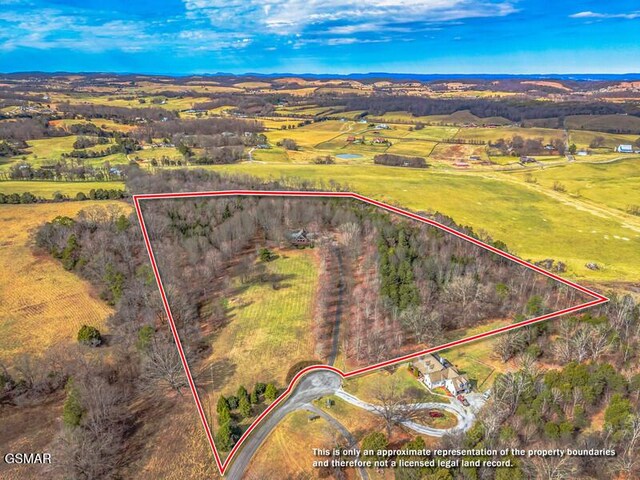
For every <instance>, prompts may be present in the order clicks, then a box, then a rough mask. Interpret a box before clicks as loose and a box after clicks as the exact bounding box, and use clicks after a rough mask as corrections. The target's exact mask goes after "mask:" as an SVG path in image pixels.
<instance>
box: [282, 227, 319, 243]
mask: <svg viewBox="0 0 640 480" xmlns="http://www.w3.org/2000/svg"><path fill="white" fill-rule="evenodd" d="M313 237H314V235H313V234H312V233H309V232H307V231H306V230H305V229H304V228H301V229H300V230H295V231H293V232H289V234H288V235H287V239H288V240H289V243H290V244H291V245H294V246H296V247H306V246H309V245H313Z"/></svg>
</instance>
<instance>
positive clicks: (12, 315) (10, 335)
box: [0, 202, 129, 360]
mask: <svg viewBox="0 0 640 480" xmlns="http://www.w3.org/2000/svg"><path fill="white" fill-rule="evenodd" d="M113 203H114V204H116V202H113ZM95 204H98V203H97V202H68V203H55V204H54V203H50V204H34V205H0V226H1V227H2V231H3V236H2V241H1V242H0V272H2V274H1V275H0V360H8V359H11V358H12V357H13V356H15V355H17V354H20V353H23V352H29V353H32V354H37V353H39V352H42V351H43V350H44V349H46V348H47V347H48V346H50V345H53V344H58V343H65V342H71V341H74V338H75V335H76V334H77V333H78V329H79V328H80V326H82V325H83V324H85V323H86V324H89V325H94V326H96V327H98V328H99V329H101V330H103V329H104V322H105V319H106V318H107V316H108V315H109V314H110V313H111V309H110V308H109V307H108V306H107V305H106V304H105V303H104V302H103V301H102V300H100V299H99V298H98V295H97V293H96V292H94V291H93V290H92V288H91V287H90V286H89V284H88V283H87V282H85V281H83V280H81V279H80V278H79V277H78V276H77V275H75V274H74V273H72V272H67V271H66V270H64V269H63V268H62V265H61V264H60V263H59V262H58V261H57V260H54V259H53V258H51V257H49V256H48V255H42V256H37V255H35V254H34V252H33V250H32V247H31V242H30V234H31V232H32V231H33V230H34V229H35V228H36V227H37V226H38V225H40V224H42V223H43V222H45V221H48V220H51V219H53V218H55V217H56V216H58V215H68V216H75V215H76V214H77V213H78V212H79V211H80V210H81V209H83V208H86V207H89V206H91V205H95ZM99 204H100V205H105V202H99ZM117 205H121V206H122V207H123V209H128V208H129V207H128V206H127V204H125V203H123V202H117Z"/></svg>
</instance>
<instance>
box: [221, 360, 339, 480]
mask: <svg viewBox="0 0 640 480" xmlns="http://www.w3.org/2000/svg"><path fill="white" fill-rule="evenodd" d="M341 383H342V381H341V378H340V376H339V375H338V374H336V373H333V372H331V371H328V370H316V371H312V372H309V373H308V374H307V375H305V376H304V377H302V379H301V380H300V381H299V382H298V385H296V387H295V389H294V390H293V392H291V394H290V395H289V396H288V397H287V398H286V399H285V400H284V401H283V402H282V403H281V404H280V405H279V406H278V407H277V408H276V409H275V410H274V411H273V412H271V414H270V415H268V416H267V417H266V418H265V419H264V420H263V421H262V422H260V424H259V425H258V426H257V427H256V428H255V429H254V430H253V432H252V433H251V435H249V437H248V438H247V440H246V441H245V442H244V443H243V445H242V448H241V449H240V451H239V452H238V453H237V454H236V456H235V458H234V459H233V461H232V463H231V466H230V467H229V469H228V470H227V473H225V477H226V478H229V479H233V480H236V479H240V478H242V474H243V473H244V471H245V470H246V469H247V466H248V465H249V462H250V461H251V458H253V456H254V454H255V453H256V451H257V450H258V448H259V447H260V445H262V442H264V440H265V439H266V438H267V437H268V436H269V434H270V433H271V431H272V430H273V429H274V428H275V427H276V426H277V425H278V423H280V421H281V420H282V419H283V418H284V417H285V416H286V415H287V414H289V413H291V412H293V411H295V410H300V409H307V407H308V405H309V404H310V403H311V402H312V401H313V400H315V399H317V398H320V397H324V396H327V395H332V394H334V393H335V392H336V391H337V390H338V389H339V388H340V385H341Z"/></svg>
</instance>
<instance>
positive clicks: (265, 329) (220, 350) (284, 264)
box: [199, 250, 318, 399]
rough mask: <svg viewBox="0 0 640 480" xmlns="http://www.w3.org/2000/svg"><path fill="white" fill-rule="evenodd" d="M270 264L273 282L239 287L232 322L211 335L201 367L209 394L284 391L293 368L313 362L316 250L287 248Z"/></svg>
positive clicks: (231, 303) (231, 301)
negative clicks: (264, 387) (265, 386)
mask: <svg viewBox="0 0 640 480" xmlns="http://www.w3.org/2000/svg"><path fill="white" fill-rule="evenodd" d="M278 255H279V257H278V258H276V259H275V260H272V261H271V262H268V263H267V264H266V266H267V273H268V274H270V275H272V276H274V278H276V277H278V278H279V279H280V280H279V281H278V282H277V285H276V284H272V282H262V283H252V284H245V285H243V284H240V282H238V284H237V285H236V286H235V287H234V288H233V289H232V291H231V294H230V296H229V297H228V298H227V299H226V301H225V305H226V308H227V310H228V317H229V322H228V324H227V325H226V326H224V327H223V328H222V329H221V330H220V331H217V332H215V333H213V334H211V338H210V340H209V341H210V342H211V349H212V350H211V351H212V355H211V357H210V358H209V359H208V360H207V361H205V362H204V363H203V366H202V368H201V369H200V374H199V378H200V384H201V385H202V387H201V388H204V389H205V390H206V392H207V394H209V395H212V396H214V397H215V398H216V399H217V396H218V395H219V394H223V395H231V394H235V392H236V390H237V389H238V387H239V386H241V385H244V386H245V387H246V388H247V389H251V388H253V386H254V385H255V383H257V382H262V383H269V382H274V383H275V384H276V385H277V386H279V387H284V386H285V384H286V381H287V374H288V373H289V369H290V368H291V367H292V366H294V365H295V364H296V363H297V362H301V361H309V360H313V359H314V348H313V338H312V335H311V330H310V328H309V319H310V318H311V316H312V309H313V301H314V296H315V293H316V288H317V282H318V279H317V278H318V275H317V265H316V263H317V259H316V258H315V255H314V252H313V250H282V251H279V252H278Z"/></svg>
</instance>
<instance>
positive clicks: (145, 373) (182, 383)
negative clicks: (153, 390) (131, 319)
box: [141, 336, 187, 395]
mask: <svg viewBox="0 0 640 480" xmlns="http://www.w3.org/2000/svg"><path fill="white" fill-rule="evenodd" d="M141 381H142V383H143V385H146V386H149V387H152V386H157V385H164V386H165V387H168V388H170V389H172V390H175V391H176V392H178V393H179V394H180V395H182V389H183V388H185V387H186V386H187V378H186V376H185V373H184V369H183V366H182V363H181V361H180V356H179V355H178V350H177V348H176V346H175V344H174V343H173V341H172V340H170V339H168V338H166V336H154V337H153V339H152V341H151V345H150V346H149V350H148V351H147V352H146V353H145V354H144V358H143V360H142V374H141Z"/></svg>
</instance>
